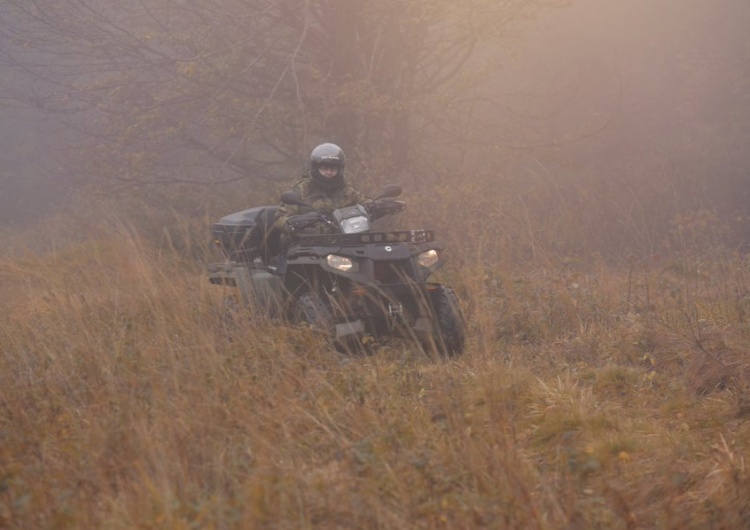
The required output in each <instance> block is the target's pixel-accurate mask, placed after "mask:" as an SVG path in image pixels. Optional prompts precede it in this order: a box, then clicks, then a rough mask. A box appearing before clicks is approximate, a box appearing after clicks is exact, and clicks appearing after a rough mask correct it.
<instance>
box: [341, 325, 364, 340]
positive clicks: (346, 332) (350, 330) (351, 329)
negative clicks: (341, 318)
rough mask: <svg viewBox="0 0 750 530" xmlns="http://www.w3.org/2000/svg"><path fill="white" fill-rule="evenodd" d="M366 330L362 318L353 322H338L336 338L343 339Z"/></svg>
mask: <svg viewBox="0 0 750 530" xmlns="http://www.w3.org/2000/svg"><path fill="white" fill-rule="evenodd" d="M364 332H365V323H364V322H362V321H361V320H355V321H353V322H342V323H340V324H336V339H337V340H338V339H343V338H346V337H351V336H352V335H357V334H359V333H364Z"/></svg>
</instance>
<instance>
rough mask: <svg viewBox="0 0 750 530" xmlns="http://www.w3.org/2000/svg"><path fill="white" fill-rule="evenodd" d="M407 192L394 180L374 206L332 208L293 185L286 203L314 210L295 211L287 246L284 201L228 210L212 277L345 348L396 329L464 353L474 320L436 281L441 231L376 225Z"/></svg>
mask: <svg viewBox="0 0 750 530" xmlns="http://www.w3.org/2000/svg"><path fill="white" fill-rule="evenodd" d="M400 194H401V187H400V186H395V185H390V186H386V188H385V189H384V190H383V192H382V193H381V194H380V195H379V196H378V197H377V198H376V199H374V200H373V201H370V202H368V203H367V204H365V205H362V204H357V205H354V206H349V207H346V208H341V209H338V210H335V211H334V212H333V214H332V215H326V214H325V213H323V212H320V211H317V210H315V209H314V208H313V207H312V206H310V205H308V204H306V203H305V202H303V201H302V199H301V198H300V197H299V196H298V195H297V194H296V193H294V192H286V193H284V194H283V195H282V197H281V199H282V201H283V202H284V203H286V204H291V205H299V206H302V207H304V209H305V210H309V213H303V214H299V215H294V216H290V217H289V218H288V220H287V228H288V232H290V233H291V234H292V235H291V236H290V238H289V239H290V240H291V241H290V242H289V243H288V244H283V239H282V238H281V237H280V236H281V234H280V233H279V231H278V230H276V229H274V228H273V224H274V220H275V217H276V211H277V208H276V207H275V206H265V207H258V208H250V209H248V210H243V211H241V212H237V213H234V214H231V215H228V216H226V217H224V218H222V219H221V220H220V221H218V222H217V223H215V224H214V226H213V228H212V233H213V236H214V243H215V244H216V245H217V246H218V247H219V248H220V249H221V251H222V253H223V255H224V257H225V258H226V260H225V261H224V262H222V263H214V264H212V265H210V266H209V279H210V281H211V283H213V284H223V285H231V286H235V287H237V288H238V289H239V292H240V293H239V294H240V295H241V298H242V300H243V302H244V303H245V304H247V305H249V306H251V307H254V308H255V309H256V310H259V311H261V312H262V313H263V314H264V315H266V316H268V317H270V318H282V319H284V320H286V321H290V322H292V323H306V324H307V325H309V326H310V327H311V328H313V329H315V330H318V331H321V332H323V333H325V334H326V335H327V336H328V337H329V338H330V339H331V340H332V342H333V343H334V344H335V345H336V346H337V347H338V348H340V349H354V348H357V345H360V346H361V345H362V342H363V339H364V338H365V337H370V338H373V339H380V338H382V337H384V336H394V337H400V338H405V339H411V340H415V341H417V342H418V343H419V344H420V345H421V346H422V347H423V348H424V349H425V350H426V351H427V352H428V353H431V352H437V353H438V354H440V355H441V356H456V355H460V354H461V353H462V352H463V349H464V338H465V322H464V318H463V315H462V313H461V310H460V307H459V304H458V299H457V297H456V294H455V293H454V291H453V290H452V289H451V288H450V287H448V286H445V285H442V284H439V283H432V282H428V281H427V279H428V277H429V276H430V275H431V274H432V273H433V272H434V271H435V270H436V269H437V268H438V267H439V266H441V265H442V260H441V258H440V254H439V251H441V250H442V246H441V245H439V244H438V243H436V242H435V237H434V233H433V232H432V231H431V230H408V231H387V232H374V231H371V229H372V224H373V222H374V221H375V220H377V219H380V218H382V217H385V216H387V215H392V214H396V213H399V212H401V211H403V210H404V208H405V207H406V205H405V203H403V202H402V201H397V200H394V198H395V197H397V196H399V195H400ZM321 227H322V230H321ZM310 231H317V232H318V233H315V234H310V233H309V232H310ZM321 231H325V232H327V233H320V232H321ZM282 246H284V247H286V248H282ZM365 342H366V341H365Z"/></svg>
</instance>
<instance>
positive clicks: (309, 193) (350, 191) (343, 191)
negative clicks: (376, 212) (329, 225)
mask: <svg viewBox="0 0 750 530" xmlns="http://www.w3.org/2000/svg"><path fill="white" fill-rule="evenodd" d="M290 191H294V192H296V193H297V194H298V195H299V196H300V197H301V198H302V200H303V201H305V202H306V203H308V204H309V205H311V206H312V207H313V208H315V209H316V210H319V211H321V212H324V213H327V214H330V213H332V212H333V211H334V210H336V209H337V208H343V207H345V206H352V205H354V204H363V203H367V202H369V199H368V198H367V197H366V196H365V195H364V194H363V193H362V192H360V191H359V190H357V189H356V188H355V187H354V186H352V185H351V184H349V183H347V182H344V183H343V185H341V186H340V187H338V188H335V189H326V188H324V187H323V186H321V185H320V184H318V183H317V182H316V181H315V180H314V179H313V178H312V177H311V176H310V175H309V174H307V175H305V176H304V177H303V178H302V179H301V180H299V181H297V182H296V183H295V184H294V185H293V186H292V187H291V189H290ZM309 211H311V210H310V209H309V208H307V207H305V206H296V205H292V204H284V203H282V204H281V206H280V207H279V210H278V213H277V214H276V221H275V222H274V227H275V228H276V229H277V230H280V231H281V232H282V233H284V234H288V233H289V232H288V230H287V228H286V220H287V219H288V218H289V216H292V215H298V214H301V213H306V212H309Z"/></svg>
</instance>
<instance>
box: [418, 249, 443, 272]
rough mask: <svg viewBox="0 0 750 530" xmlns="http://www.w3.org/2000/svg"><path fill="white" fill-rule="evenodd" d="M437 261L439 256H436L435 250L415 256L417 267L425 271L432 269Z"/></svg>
mask: <svg viewBox="0 0 750 530" xmlns="http://www.w3.org/2000/svg"><path fill="white" fill-rule="evenodd" d="M439 260H440V256H438V253H437V250H434V249H433V250H428V251H427V252H422V253H421V254H420V255H419V256H417V263H418V264H419V266H420V267H424V268H426V269H429V268H430V267H433V266H434V265H435V264H436V263H437V262H438V261H439Z"/></svg>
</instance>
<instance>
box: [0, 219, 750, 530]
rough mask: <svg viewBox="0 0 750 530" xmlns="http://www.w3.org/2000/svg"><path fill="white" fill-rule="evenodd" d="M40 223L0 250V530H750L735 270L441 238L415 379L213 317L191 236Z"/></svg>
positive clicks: (406, 370)
mask: <svg viewBox="0 0 750 530" xmlns="http://www.w3.org/2000/svg"><path fill="white" fill-rule="evenodd" d="M56 229H57V231H58V232H57V233H58V235H59V234H60V233H66V234H68V235H69V238H68V240H65V239H64V238H59V239H57V240H54V243H53V242H52V238H51V240H50V242H47V243H44V242H42V243H39V244H37V245H35V246H33V245H28V244H27V243H28V240H27V241H22V236H21V235H19V234H5V235H4V236H3V237H2V238H1V239H2V242H3V245H4V248H6V249H12V250H7V251H6V252H5V254H4V257H2V258H0V527H8V528H109V529H125V528H142V529H163V528H167V529H188V528H216V529H230V528H279V529H286V528H394V529H395V528H399V529H401V528H500V529H502V528H524V529H535V528H536V529H564V528H569V529H586V528H613V529H633V528H664V529H685V528H695V529H697V528H701V529H703V528H713V529H737V528H748V527H750V469H748V465H750V461H748V460H750V458H749V457H750V391H749V390H748V387H749V386H750V373H748V370H749V368H750V364H749V360H750V359H749V357H748V349H749V347H748V344H750V329H749V328H748V322H749V319H750V294H749V293H750V290H749V289H750V263H748V261H747V259H746V258H744V257H743V256H741V255H737V254H733V253H719V252H715V253H713V254H711V255H709V256H695V255H692V254H690V253H688V252H685V253H682V254H679V253H675V254H674V255H670V256H668V257H661V258H654V259H653V261H649V262H646V261H643V260H641V261H634V262H632V263H631V264H630V265H628V266H620V267H617V266H613V265H606V264H604V263H599V262H598V261H597V260H590V261H588V262H586V263H582V262H577V261H575V260H571V259H563V258H555V257H554V256H553V255H552V254H546V255H541V254H539V255H536V256H534V258H535V259H534V260H533V261H529V262H526V263H523V262H521V261H516V262H514V261H513V260H505V261H502V260H495V259H492V260H489V259H488V260H483V259H481V258H482V256H494V255H495V254H494V252H496V250H497V249H495V248H493V247H492V244H491V243H490V241H491V240H492V236H493V234H481V233H478V235H477V236H476V237H477V239H475V240H472V241H469V242H466V241H463V243H464V244H465V245H466V248H469V247H471V248H474V249H475V250H474V252H475V254H473V255H469V256H467V255H464V256H463V257H460V256H459V250H461V249H460V248H459V247H460V246H461V243H462V240H461V238H460V237H458V236H455V235H453V234H451V233H447V234H446V236H447V241H448V243H449V246H448V249H449V251H450V249H451V248H452V247H451V246H450V245H453V248H454V251H453V252H452V254H451V256H452V259H453V261H452V262H451V261H450V260H451V257H449V265H448V267H447V268H446V269H445V270H443V271H441V272H440V274H441V275H442V277H441V279H442V280H445V281H446V282H448V283H450V284H451V285H453V286H454V287H455V288H456V290H457V291H458V292H459V294H460V296H461V299H462V304H463V306H464V310H465V313H466V315H467V317H468V320H469V326H470V330H469V338H468V347H467V351H466V353H465V355H464V356H462V357H460V358H458V359H454V360H441V361H433V360H430V359H428V358H427V357H425V356H424V354H422V353H420V352H419V350H417V349H414V348H413V347H412V346H411V345H410V344H409V343H406V342H400V341H395V340H393V341H390V342H385V343H383V344H382V345H380V347H379V348H378V349H377V351H376V352H375V353H374V354H373V355H370V356H346V355H342V354H340V353H337V352H335V351H333V350H331V349H330V348H328V346H327V345H326V344H325V343H324V342H323V341H322V340H321V339H319V338H318V337H315V336H312V335H311V334H310V333H309V332H306V331H305V330H303V329H296V328H293V327H290V326H285V325H281V324H279V323H274V322H264V321H258V320H255V319H253V317H252V315H250V314H248V315H240V316H239V317H238V318H235V319H233V320H228V319H227V317H226V315H225V314H224V312H223V311H222V310H221V307H222V304H221V300H222V297H223V296H224V294H225V293H223V292H222V290H221V289H220V288H217V287H213V286H211V285H209V284H208V282H207V281H206V278H205V275H204V274H203V266H204V265H205V263H202V250H201V248H202V243H201V244H198V243H194V245H195V246H194V247H191V244H190V237H189V236H185V237H184V238H183V240H182V241H180V242H177V241H175V240H174V239H172V240H171V242H170V240H168V239H165V240H164V241H162V243H161V244H157V243H155V242H154V241H153V240H144V239H142V238H141V237H139V236H138V235H137V234H138V233H139V232H138V231H137V230H134V229H129V228H123V227H117V226H114V225H113V226H110V227H108V228H102V229H100V230H98V231H92V232H90V233H86V234H85V237H82V236H81V235H80V234H76V233H75V230H73V229H72V228H69V229H66V228H65V227H64V226H57V228H56ZM185 232H186V233H187V232H189V230H188V229H187V228H186V229H185ZM196 233H198V234H201V236H200V237H199V236H195V241H198V240H200V239H201V237H202V234H203V233H202V232H198V231H197V232H196ZM22 243H23V244H22ZM537 250H540V249H537ZM488 262H489V263H488ZM451 263H452V265H451Z"/></svg>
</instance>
